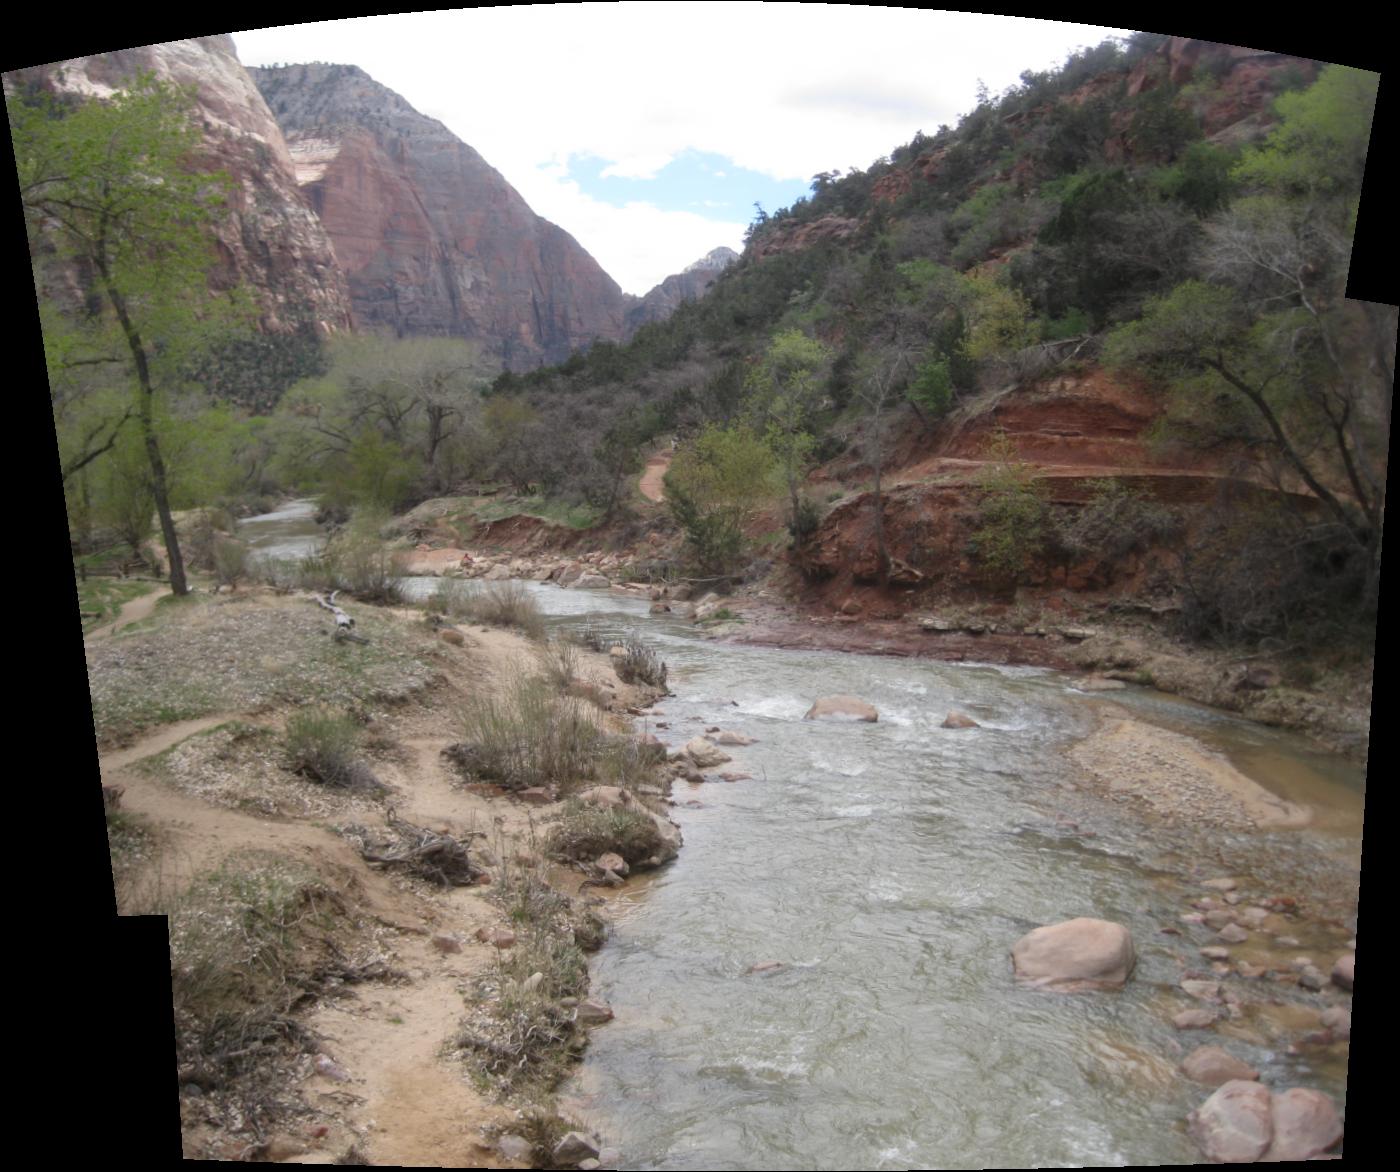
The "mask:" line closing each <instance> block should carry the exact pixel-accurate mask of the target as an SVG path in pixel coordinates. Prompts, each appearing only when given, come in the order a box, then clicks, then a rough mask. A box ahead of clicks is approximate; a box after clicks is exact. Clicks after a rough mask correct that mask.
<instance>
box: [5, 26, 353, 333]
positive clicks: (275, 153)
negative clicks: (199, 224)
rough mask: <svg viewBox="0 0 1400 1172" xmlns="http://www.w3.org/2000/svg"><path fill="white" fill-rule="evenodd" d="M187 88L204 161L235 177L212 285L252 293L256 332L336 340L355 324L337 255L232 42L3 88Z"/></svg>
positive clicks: (119, 56) (136, 52)
mask: <svg viewBox="0 0 1400 1172" xmlns="http://www.w3.org/2000/svg"><path fill="white" fill-rule="evenodd" d="M143 72H148V73H153V74H154V75H155V76H156V77H157V78H159V79H161V80H163V81H170V82H174V83H175V84H177V85H183V86H191V87H193V88H194V90H195V92H196V96H197V97H196V100H197V104H198V118H199V120H200V122H201V124H202V129H203V134H204V144H205V145H204V148H203V150H202V158H201V162H202V163H203V164H204V165H207V166H208V167H209V168H210V169H211V170H214V169H220V170H223V171H225V172H227V173H228V174H229V175H230V176H231V177H232V178H233V180H234V189H233V191H232V193H231V197H230V214H229V215H228V217H227V218H226V219H225V220H224V221H223V222H222V224H221V225H220V226H219V228H218V229H217V240H216V245H217V249H218V253H219V258H220V262H221V263H220V266H219V268H218V269H217V270H216V272H215V275H214V278H213V279H214V283H215V284H217V285H220V286H224V287H227V286H230V285H233V284H236V283H242V284H244V285H245V286H247V287H250V288H252V289H253V290H255V292H256V296H257V302H258V308H259V313H260V318H261V325H262V328H263V331H264V332H265V333H268V334H274V335H275V334H295V333H298V332H302V331H305V330H308V329H314V330H316V331H318V332H320V333H323V334H325V333H333V332H335V331H338V330H345V329H349V328H351V326H352V319H351V311H350V296H349V290H348V289H347V287H346V283H345V278H344V276H343V275H342V274H341V271H340V266H339V264H338V263H337V260H336V255H335V249H334V248H333V247H332V245H331V242H330V239H329V238H328V237H327V235H326V233H325V230H324V229H323V228H322V226H321V223H320V221H319V220H318V219H317V218H316V215H315V213H314V212H312V210H311V209H310V207H309V206H308V205H307V203H306V200H305V199H304V198H303V197H302V195H301V193H300V191H299V189H298V187H297V183H296V178H295V174H294V172H293V168H292V160H291V156H290V155H289V154H288V153H287V148H286V144H285V143H284V142H283V139H282V134H281V131H280V130H279V129H278V127H277V123H276V121H275V120H274V119H273V117H272V115H271V113H270V112H269V111H268V108H267V104H266V103H265V102H264V101H263V99H262V95H260V94H259V93H258V91H257V88H256V87H255V86H254V85H253V83H252V81H251V79H250V78H249V77H248V74H247V73H246V72H245V71H244V69H243V66H242V65H241V64H240V63H239V60H238V56H237V53H236V52H235V50H234V44H233V38H232V37H229V36H214V37H194V38H191V39H188V40H183V41H171V42H169V43H168V44H162V45H147V46H145V47H143V48H137V49H123V50H119V51H117V52H113V53H103V54H100V55H97V56H92V57H78V58H74V59H72V60H69V61H60V62H55V63H54V64H52V65H38V66H33V67H30V68H27V69H21V70H17V71H15V72H14V73H12V74H7V75H6V82H7V85H9V84H18V85H30V84H33V85H39V86H42V87H44V88H47V89H49V90H51V91H53V92H56V93H67V94H76V95H82V96H86V97H95V98H102V97H105V96H107V95H110V94H111V93H112V92H113V91H115V90H117V89H120V88H122V87H123V86H125V85H126V84H127V83H128V82H130V81H131V80H132V79H133V78H134V77H135V76H136V75H137V74H139V73H143Z"/></svg>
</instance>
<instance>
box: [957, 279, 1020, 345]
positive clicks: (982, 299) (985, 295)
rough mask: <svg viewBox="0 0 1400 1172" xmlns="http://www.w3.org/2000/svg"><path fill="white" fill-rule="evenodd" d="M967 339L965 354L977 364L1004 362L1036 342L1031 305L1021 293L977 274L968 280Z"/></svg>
mask: <svg viewBox="0 0 1400 1172" xmlns="http://www.w3.org/2000/svg"><path fill="white" fill-rule="evenodd" d="M967 290H968V304H967V310H966V318H967V335H966V337H965V338H964V339H963V343H962V349H963V352H964V353H965V354H966V355H967V357H968V358H970V359H971V360H972V361H974V362H986V361H998V360H1001V361H1004V360H1006V359H1008V358H1009V357H1010V356H1011V355H1013V354H1015V353H1016V352H1017V351H1019V350H1024V349H1025V348H1026V347H1027V346H1030V345H1031V344H1033V343H1034V342H1035V340H1036V335H1037V332H1038V331H1037V328H1036V323H1035V320H1034V318H1033V317H1032V314H1031V307H1030V303H1029V302H1027V301H1026V299H1025V297H1023V296H1022V295H1021V294H1020V292H1018V291H1017V290H1015V289H1013V288H1011V287H1010V286H1009V285H1004V284H1002V283H1001V282H999V281H998V280H996V278H995V277H992V276H990V275H988V274H984V273H977V274H974V275H972V276H970V277H968V278H967Z"/></svg>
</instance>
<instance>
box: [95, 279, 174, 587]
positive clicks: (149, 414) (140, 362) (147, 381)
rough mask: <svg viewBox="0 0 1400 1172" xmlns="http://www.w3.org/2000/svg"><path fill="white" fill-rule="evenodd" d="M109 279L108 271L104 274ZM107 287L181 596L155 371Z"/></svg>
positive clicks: (117, 299)
mask: <svg viewBox="0 0 1400 1172" xmlns="http://www.w3.org/2000/svg"><path fill="white" fill-rule="evenodd" d="M102 275H103V277H104V278H106V275H107V274H106V272H105V271H103V273H102ZM103 283H104V284H105V285H106V287H107V297H108V300H110V301H111V303H112V308H113V309H114V310H115V311H116V314H117V320H118V321H119V322H120V323H121V327H122V333H123V334H124V335H125V337H126V344H127V346H128V348H129V349H130V350H131V358H132V361H133V362H134V363H135V365H136V385H137V396H138V404H137V419H138V420H139V422H140V424H141V437H142V439H143V440H144V442H145V445H146V459H147V461H148V462H149V463H150V466H151V493H152V495H153V496H154V497H155V501H156V515H157V516H159V518H160V532H161V537H162V538H164V540H165V555H166V557H167V558H168V559H169V561H170V592H171V593H172V594H175V595H177V596H179V595H184V594H188V593H189V592H190V587H189V583H188V582H187V581H186V580H185V559H184V558H183V557H182V556H181V554H180V539H179V537H178V536H177V535H176V533H175V518H174V516H172V514H171V512H170V490H169V487H168V485H167V483H166V476H165V460H164V459H163V458H162V457H161V454H160V444H159V443H158V442H157V441H156V429H155V411H154V403H155V388H154V387H153V386H152V385H151V368H150V365H149V364H148V363H147V361H146V347H145V345H144V343H143V342H142V341H141V335H140V334H139V333H137V331H136V327H135V326H134V325H133V324H132V321H131V316H130V315H129V314H128V313H127V311H126V301H125V299H124V298H123V297H122V295H121V293H119V292H118V291H117V289H116V287H115V286H114V285H113V284H112V282H111V281H110V280H104V282H103Z"/></svg>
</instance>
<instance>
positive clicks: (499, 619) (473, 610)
mask: <svg viewBox="0 0 1400 1172" xmlns="http://www.w3.org/2000/svg"><path fill="white" fill-rule="evenodd" d="M428 607H429V609H431V610H435V611H438V612H440V613H441V614H445V615H447V616H448V617H450V618H458V619H465V620H467V621H469V622H473V623H482V624H483V625H486V626H492V627H514V628H515V629H516V630H518V631H521V632H522V633H524V634H525V635H526V636H527V637H529V638H531V639H537V640H543V639H544V638H545V635H546V629H545V623H544V612H543V611H541V610H540V606H539V603H537V602H536V601H535V596H534V595H533V594H531V593H530V591H529V589H528V588H527V587H526V586H525V584H524V583H523V582H516V581H506V582H488V583H486V584H485V585H483V586H477V585H475V584H473V585H470V586H468V585H465V584H463V583H461V582H456V581H453V580H452V579H444V580H443V581H442V582H441V583H439V584H438V588H437V590H436V591H434V593H433V596H432V598H431V599H430V600H429V602H428Z"/></svg>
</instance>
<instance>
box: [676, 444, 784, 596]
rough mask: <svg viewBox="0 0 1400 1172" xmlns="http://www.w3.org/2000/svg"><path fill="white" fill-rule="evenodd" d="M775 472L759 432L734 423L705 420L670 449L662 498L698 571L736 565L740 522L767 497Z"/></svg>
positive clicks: (741, 536) (740, 546)
mask: <svg viewBox="0 0 1400 1172" xmlns="http://www.w3.org/2000/svg"><path fill="white" fill-rule="evenodd" d="M775 472H776V465H775V461H774V458H773V452H772V449H771V448H770V447H769V446H768V443H767V441H766V440H765V439H764V437H763V436H762V435H760V434H759V433H758V432H756V431H754V430H753V429H752V428H748V427H744V426H742V425H738V424H736V425H734V426H732V427H727V428H720V427H716V426H714V425H713V424H711V425H710V426H708V427H706V428H705V430H704V431H702V432H701V433H700V434H699V435H698V436H696V437H695V439H694V440H692V441H691V442H689V443H687V444H684V445H682V447H681V449H680V450H679V451H678V452H677V453H676V456H675V459H673V460H672V461H671V466H670V468H668V469H667V470H666V477H665V482H664V483H665V486H666V504H667V506H668V507H669V508H670V510H671V515H672V516H673V517H675V519H676V522H677V523H678V524H679V525H680V526H681V528H682V529H683V530H684V531H685V535H686V541H687V543H688V544H689V546H690V548H691V551H692V552H693V553H694V555H695V559H696V561H697V562H698V564H699V566H700V568H701V569H702V570H703V571H705V572H707V573H717V574H718V573H727V572H729V571H731V570H733V569H735V568H736V567H737V566H738V564H739V562H740V560H741V558H742V556H743V552H744V527H745V526H746V525H747V524H748V523H749V522H750V521H752V520H753V518H754V516H755V514H756V513H757V512H758V510H759V508H761V507H762V506H763V505H764V504H766V503H767V502H768V501H770V500H771V499H772V497H773V495H774V491H775V489H776V488H777V484H776V477H775Z"/></svg>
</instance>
